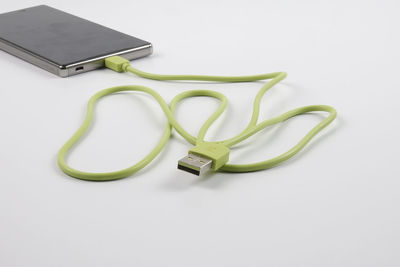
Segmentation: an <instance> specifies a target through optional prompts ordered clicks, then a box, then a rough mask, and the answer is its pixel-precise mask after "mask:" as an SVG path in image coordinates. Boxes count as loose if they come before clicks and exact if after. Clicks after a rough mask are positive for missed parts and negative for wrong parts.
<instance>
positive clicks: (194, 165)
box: [178, 153, 213, 176]
mask: <svg viewBox="0 0 400 267" xmlns="http://www.w3.org/2000/svg"><path fill="white" fill-rule="evenodd" d="M212 163H213V162H212V160H211V159H207V158H205V157H202V156H198V155H195V154H192V153H189V154H188V155H187V156H186V157H184V158H182V159H181V160H179V161H178V169H180V170H183V171H187V172H190V173H193V174H196V175H199V176H200V175H202V174H204V173H206V172H207V171H209V170H210V169H211V166H212Z"/></svg>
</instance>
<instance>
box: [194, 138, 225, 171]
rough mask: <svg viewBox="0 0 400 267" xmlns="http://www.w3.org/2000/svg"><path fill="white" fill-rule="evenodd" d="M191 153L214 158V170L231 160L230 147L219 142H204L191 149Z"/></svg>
mask: <svg viewBox="0 0 400 267" xmlns="http://www.w3.org/2000/svg"><path fill="white" fill-rule="evenodd" d="M189 153H192V154H195V155H198V156H201V157H205V158H208V159H210V160H212V165H211V169H212V170H214V171H216V170H218V169H219V168H221V167H222V166H224V165H225V164H226V163H227V162H228V161H229V148H227V147H226V146H224V145H222V144H219V143H210V142H204V143H201V144H199V145H196V146H195V147H193V148H192V149H190V150H189Z"/></svg>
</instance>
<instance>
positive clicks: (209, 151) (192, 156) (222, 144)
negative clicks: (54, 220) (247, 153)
mask: <svg viewBox="0 0 400 267" xmlns="http://www.w3.org/2000/svg"><path fill="white" fill-rule="evenodd" d="M105 64H106V67H108V68H110V69H112V70H114V71H117V72H125V71H128V72H131V73H134V74H136V75H138V76H141V77H143V78H147V79H153V80H198V81H218V82H251V81H258V80H266V79H271V80H270V81H269V82H267V83H266V84H265V85H264V86H263V87H262V88H261V89H260V90H259V92H258V93H257V95H256V97H255V100H254V103H253V114H252V117H251V119H250V122H249V124H248V125H247V127H246V128H245V129H244V130H243V131H242V132H241V133H239V134H237V135H236V136H234V137H232V138H230V139H227V140H224V141H219V142H206V141H204V138H205V135H206V133H207V130H208V129H209V128H210V126H211V125H212V124H213V123H214V121H215V120H216V119H217V118H218V117H219V116H220V115H221V114H222V112H223V111H224V110H225V108H226V105H227V100H226V97H225V96H224V95H223V94H221V93H219V92H216V91H211V90H191V91H186V92H183V93H180V94H178V95H177V96H175V97H174V98H173V99H172V101H171V103H170V105H169V106H168V104H167V103H166V102H165V100H164V99H163V98H162V97H161V96H160V95H159V94H158V93H157V92H156V91H154V90H152V89H151V88H148V87H145V86H140V85H125V86H117V87H112V88H108V89H104V90H102V91H100V92H98V93H96V94H95V95H93V96H92V97H91V98H90V100H89V103H88V106H87V113H86V118H85V120H84V122H83V123H82V125H81V127H80V128H79V129H78V130H77V131H76V132H75V134H74V135H73V136H72V137H71V138H70V139H69V140H68V141H67V142H66V143H65V144H64V146H63V147H62V148H61V149H60V151H59V153H58V165H59V166H60V168H61V169H62V170H63V171H64V172H65V173H66V174H68V175H70V176H72V177H75V178H78V179H83V180H90V181H108V180H115V179H121V178H124V177H127V176H130V175H132V174H133V173H135V172H137V171H139V170H140V169H142V168H143V167H145V166H146V165H147V164H149V163H150V162H151V161H152V160H153V159H154V158H155V157H156V156H157V155H158V154H159V153H160V152H161V150H162V149H163V147H164V146H165V145H166V143H167V141H168V139H169V138H170V136H171V130H172V127H173V128H174V129H175V130H176V131H177V132H178V133H179V134H180V135H181V136H182V137H183V138H184V139H185V140H187V141H188V142H189V143H191V144H192V145H194V147H193V148H192V149H191V150H189V153H188V155H187V156H186V157H184V158H183V159H181V160H180V161H179V162H178V168H179V169H182V170H185V171H188V172H191V173H194V174H197V175H201V174H203V173H205V172H207V171H208V170H210V169H212V170H214V171H226V172H251V171H259V170H264V169H268V168H270V167H273V166H275V165H277V164H279V163H281V162H283V161H285V160H287V159H289V158H291V157H292V156H294V155H295V154H296V153H298V152H299V151H300V150H301V149H302V148H303V147H304V146H305V145H306V144H307V143H308V142H309V141H310V140H311V139H312V138H313V137H314V136H315V135H316V134H317V133H318V132H320V131H321V130H322V129H323V128H325V127H326V126H327V125H329V124H330V123H331V122H332V121H333V120H334V119H335V117H336V110H335V109H334V108H333V107H330V106H326V105H314V106H305V107H300V108H296V109H293V110H291V111H288V112H286V113H283V114H281V115H279V116H277V117H274V118H271V119H267V120H264V121H262V122H260V123H257V122H258V117H259V113H260V102H261V99H262V97H263V95H264V94H265V92H267V91H268V90H269V89H270V88H271V87H273V86H274V85H275V84H277V83H278V82H279V81H281V80H283V79H284V78H285V77H286V73H285V72H275V73H269V74H260V75H251V76H206V75H160V74H152V73H147V72H143V71H140V70H137V69H135V68H133V67H132V66H130V65H129V61H127V60H126V59H123V58H121V57H118V56H115V57H110V58H107V59H106V62H105ZM121 91H141V92H145V93H148V94H150V95H151V96H153V98H154V99H155V100H156V101H157V102H158V104H159V105H160V107H161V109H162V110H163V112H164V114H165V116H166V117H167V119H168V123H167V125H166V127H165V130H164V133H163V135H162V137H161V139H160V141H159V142H158V143H157V145H156V146H155V147H154V148H153V149H152V150H151V151H150V152H149V154H147V155H146V156H145V157H144V158H143V159H142V160H140V161H139V162H138V163H136V164H134V165H132V166H130V167H128V168H125V169H123V170H119V171H114V172H104V173H92V172H85V171H80V170H76V169H73V168H72V167H70V166H69V165H68V164H67V163H66V161H65V157H66V155H67V153H68V152H69V150H70V149H71V148H72V147H73V146H74V145H75V143H76V142H77V141H78V140H79V139H80V138H81V137H82V136H83V134H84V133H85V132H86V130H87V129H88V127H89V125H90V123H91V121H92V118H93V113H94V107H95V104H96V102H97V101H98V100H99V99H100V98H102V97H103V96H106V95H109V94H113V93H116V92H121ZM195 96H209V97H214V98H216V99H219V100H220V101H221V103H220V105H219V107H218V108H217V110H216V111H215V112H214V113H213V114H212V115H211V116H210V117H209V118H208V119H207V120H206V122H205V123H204V124H203V126H202V127H201V129H200V131H199V133H198V136H197V138H196V137H194V136H192V135H191V134H189V133H188V132H187V131H186V130H185V129H183V127H182V126H181V125H180V124H179V123H178V121H177V120H176V119H175V116H174V113H175V109H176V106H177V104H178V103H179V102H180V101H181V100H183V99H185V98H188V97H195ZM315 111H323V112H328V113H329V115H328V116H327V117H326V118H325V119H324V120H323V121H322V122H320V123H319V124H317V125H316V126H315V127H313V128H312V129H311V130H310V131H309V132H308V133H307V134H306V135H305V136H304V137H303V138H302V139H301V140H300V141H299V142H298V143H297V144H296V145H295V146H293V147H292V148H291V149H290V150H288V151H287V152H285V153H283V154H281V155H279V156H277V157H274V158H272V159H269V160H265V161H260V162H256V163H250V164H228V161H229V148H230V147H232V146H234V145H235V144H238V143H239V142H241V141H243V140H245V139H247V138H249V137H250V136H252V135H254V134H256V133H257V132H259V131H261V130H262V129H265V128H266V127H268V126H271V125H274V124H277V123H280V122H283V121H285V120H287V119H289V118H291V117H293V116H296V115H299V114H304V113H308V112H315Z"/></svg>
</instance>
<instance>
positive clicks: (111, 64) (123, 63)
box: [104, 56, 130, 72]
mask: <svg viewBox="0 0 400 267" xmlns="http://www.w3.org/2000/svg"><path fill="white" fill-rule="evenodd" d="M104 65H105V66H106V68H109V69H111V70H113V71H116V72H125V71H126V67H128V66H129V65H130V63H129V60H127V59H125V58H123V57H120V56H112V57H108V58H106V59H105V61H104Z"/></svg>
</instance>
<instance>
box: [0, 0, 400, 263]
mask: <svg viewBox="0 0 400 267" xmlns="http://www.w3.org/2000/svg"><path fill="white" fill-rule="evenodd" d="M38 4H43V2H39V1H26V0H24V1H22V0H15V1H2V3H1V6H0V11H1V12H7V11H12V10H16V9H21V8H25V7H29V6H33V5H38ZM45 4H48V5H51V6H53V7H56V8H58V9H61V10H64V11H66V12H69V13H72V14H75V15H78V16H81V17H83V18H86V19H89V20H92V21H95V22H97V23H100V24H103V25H105V26H108V27H111V28H114V29H117V30H119V31H122V32H125V33H127V34H131V35H134V36H137V37H139V38H142V39H144V40H148V41H150V42H152V43H153V45H154V54H153V55H152V56H150V57H147V58H143V59H140V60H136V61H134V62H132V63H133V65H134V66H136V67H137V68H139V69H143V70H146V71H150V72H156V73H166V74H175V73H177V74H188V73H191V74H221V75H222V74H225V75H240V74H255V73H265V72H275V71H287V72H288V78H287V79H286V80H285V81H284V82H283V83H282V84H280V85H278V86H276V87H275V88H273V89H272V90H271V91H270V92H268V93H267V94H266V95H265V97H264V101H263V105H262V116H261V117H262V118H268V117H271V116H274V115H277V114H280V113H282V112H284V111H286V110H289V109H291V108H294V107H297V106H302V105H309V104H328V105H332V106H334V107H335V108H336V109H337V110H338V118H337V120H336V121H335V123H334V124H333V125H331V126H329V127H328V128H326V129H324V130H323V132H321V134H319V135H318V137H317V138H316V139H315V140H313V141H312V142H311V144H310V145H308V146H307V148H306V149H304V150H303V151H302V152H301V153H299V154H298V155H297V156H295V157H294V158H293V159H292V160H290V161H288V162H286V163H284V164H282V165H280V166H278V167H276V168H273V169H270V170H266V171H262V172H257V173H248V174H225V173H216V174H213V175H210V176H207V177H205V178H204V177H203V178H199V177H196V176H193V175H191V174H187V173H184V172H182V171H179V170H177V169H176V164H177V160H178V159H179V158H181V157H182V156H184V155H185V154H186V153H187V150H188V149H190V147H191V146H190V145H189V144H188V143H186V141H184V140H183V139H182V138H181V137H180V136H178V135H177V134H175V135H174V136H173V138H172V139H171V140H170V142H169V143H168V145H167V146H166V148H165V149H164V150H163V152H162V154H161V155H160V156H159V157H157V158H156V159H155V161H153V162H152V163H151V164H150V165H149V166H147V167H146V168H145V169H143V170H142V171H140V172H139V173H136V174H135V175H133V176H132V177H129V178H127V179H123V180H120V181H115V182H103V183H95V182H86V181H80V180H77V179H73V178H70V177H68V176H66V175H65V174H63V173H62V172H61V171H60V170H59V169H58V167H57V164H56V155H57V151H58V149H59V148H60V147H61V145H62V144H63V143H64V142H65V141H66V140H67V139H68V138H69V137H70V136H71V135H72V133H73V132H74V131H75V130H76V129H77V127H78V126H79V125H80V123H81V122H82V120H83V116H84V113H85V108H86V107H85V106H86V102H87V100H88V99H89V97H90V96H91V95H92V94H94V93H95V92H97V91H99V90H100V89H104V88H107V87H111V86H116V85H123V84H140V85H146V86H149V87H152V88H154V89H155V90H157V91H158V92H159V93H160V94H161V95H162V96H163V97H164V98H165V99H166V100H167V101H170V100H171V99H172V97H173V96H175V95H176V94H177V93H179V92H182V91H184V90H188V89H214V90H218V91H220V92H222V93H224V94H226V95H227V97H228V98H229V100H230V103H229V107H228V110H227V112H226V113H225V114H224V115H223V117H222V118H221V119H220V120H219V121H218V123H216V125H215V126H214V127H213V128H212V130H211V131H210V133H209V134H208V136H207V139H208V140H220V139H222V138H228V137H231V136H232V135H234V134H236V133H238V132H239V131H240V130H242V129H243V128H244V127H245V125H246V124H247V122H248V120H249V118H250V115H251V104H252V101H253V98H254V96H255V94H256V92H257V91H258V89H259V88H260V86H261V85H262V84H263V83H261V82H260V83H245V84H218V83H209V84H207V83H184V82H181V83H171V82H168V83H166V82H157V81H150V80H145V79H142V78H139V77H136V76H134V75H132V74H126V73H125V74H119V73H114V72H112V71H110V70H106V69H104V70H98V71H93V72H90V73H86V74H82V75H77V76H74V77H69V78H65V79H62V78H59V77H57V76H55V75H53V74H50V73H48V72H46V71H44V70H41V69H39V68H37V67H35V66H33V65H30V64H28V63H26V62H24V61H22V60H20V59H17V58H15V57H13V56H11V55H9V54H6V53H4V52H1V53H0V69H1V88H0V114H1V115H0V122H1V126H0V170H1V172H0V173H1V174H0V176H1V177H0V266H4V267H6V266H7V267H11V266H30V267H31V266H41V267H44V266H66V267H67V266H68V267H70V266H75V267H76V266H174V267H176V266H230V267H231V266H399V265H400V256H399V250H400V241H399V238H400V227H399V224H400V215H399V204H400V196H399V189H400V170H399V148H400V142H399V129H400V122H399V121H400V120H399V114H400V104H399V101H400V82H399V79H398V78H397V77H398V75H399V71H400V68H399V66H400V64H399V62H400V38H399V25H400V16H399V13H400V4H399V1H397V0H393V1H378V0H376V1H371V0H364V1H361V0H360V1H349V0H345V1H339V0H336V1H288V0H286V1H285V0H280V1H240V2H239V1H215V0H214V1H206V0H202V1H197V2H195V1H176V0H168V1H158V2H157V1H126V2H124V1H117V0H114V1H75V0H68V1H47V2H45ZM217 105H218V103H217V102H216V101H214V100H212V99H208V98H196V99H190V100H187V101H185V102H184V103H183V104H182V105H180V107H179V109H178V119H179V121H180V122H181V123H182V125H183V126H184V127H185V128H187V129H188V130H189V131H190V132H191V133H193V134H195V133H196V132H197V130H198V129H199V128H200V126H201V124H202V122H203V121H204V120H205V118H206V117H207V116H208V115H209V114H211V112H212V111H213V110H214V109H215V108H216V107H217ZM322 116H324V115H322V114H321V115H306V116H299V117H296V118H293V119H292V120H289V121H288V122H286V123H284V124H282V125H281V126H279V127H273V128H272V129H270V130H267V131H263V132H262V134H259V135H257V136H256V137H254V138H252V139H251V140H249V141H247V142H246V144H247V145H244V146H240V147H239V148H238V149H235V150H234V151H232V155H231V157H232V162H235V163H239V162H240V163H245V162H254V161H259V160H264V159H266V158H268V157H271V156H274V155H277V154H278V153H282V152H284V151H286V150H287V149H288V148H289V147H291V146H292V145H293V144H294V143H295V142H296V141H298V140H299V139H300V138H301V137H302V136H303V135H304V134H305V133H306V132H307V131H308V130H309V129H310V128H311V127H312V126H313V125H315V124H316V123H318V121H320V120H321V119H322V118H323V117H322ZM164 125H165V118H164V116H163V115H162V113H161V110H160V109H159V108H158V106H157V105H156V104H155V102H154V101H153V100H152V99H151V98H150V97H147V96H145V95H141V94H134V93H132V94H118V95H114V96H110V97H107V98H105V99H103V100H101V101H100V103H99V105H98V107H97V110H96V119H95V123H94V125H93V127H92V128H91V131H90V133H89V134H88V135H87V137H86V138H85V140H84V141H83V142H81V143H80V145H79V146H78V147H77V148H76V149H74V150H73V152H72V153H71V155H70V157H69V159H68V162H69V163H70V164H71V165H72V166H73V167H76V168H78V169H82V170H88V171H110V170H116V169H120V168H124V167H127V166H129V165H131V164H133V163H135V162H137V161H138V160H139V159H141V158H142V157H143V156H144V155H145V154H146V153H147V152H148V151H149V150H150V149H151V148H152V146H153V145H154V144H155V143H156V142H157V141H158V138H159V137H160V136H161V133H162V130H163V128H164Z"/></svg>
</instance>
